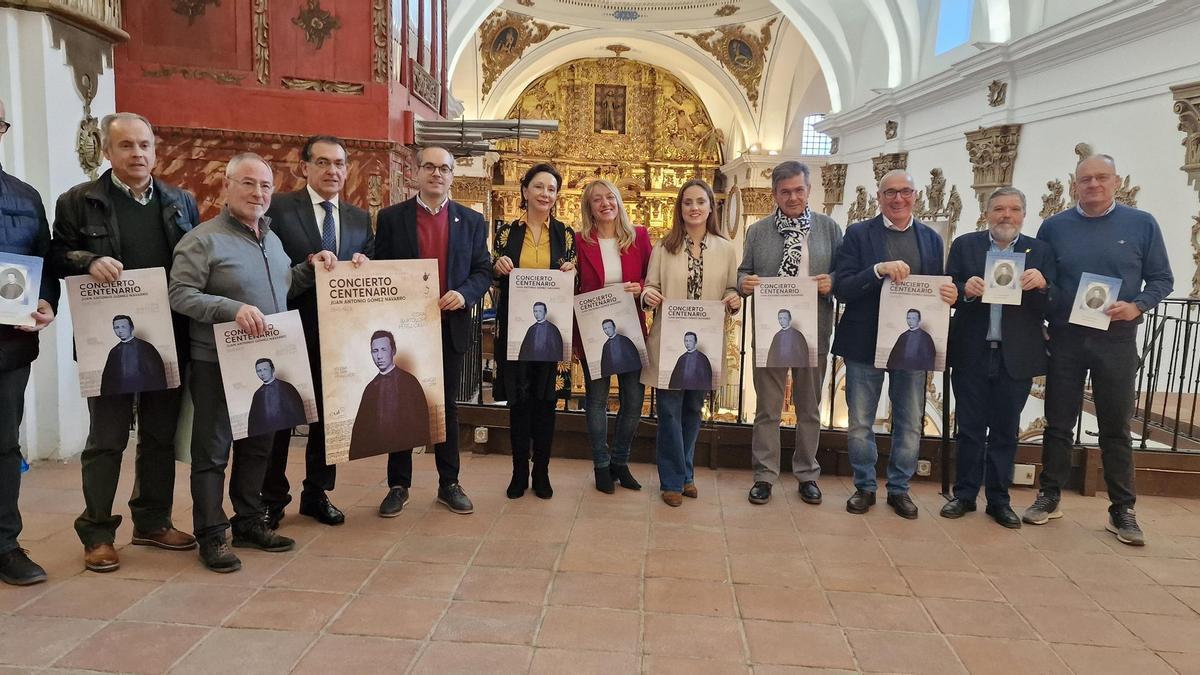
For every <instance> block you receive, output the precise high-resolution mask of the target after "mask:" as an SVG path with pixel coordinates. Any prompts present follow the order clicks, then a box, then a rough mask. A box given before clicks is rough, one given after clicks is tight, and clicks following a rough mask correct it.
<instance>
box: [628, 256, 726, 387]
mask: <svg viewBox="0 0 1200 675" xmlns="http://www.w3.org/2000/svg"><path fill="white" fill-rule="evenodd" d="M707 241H708V247H707V248H706V249H705V250H704V285H703V287H702V288H701V289H700V299H701V300H721V299H723V298H724V297H725V296H726V295H727V294H729V293H730V292H734V293H736V292H737V288H736V284H737V268H738V260H737V247H735V246H734V245H733V242H731V241H729V240H728V239H722V238H720V237H717V236H714V235H712V234H709V235H707ZM687 276H688V255H687V249H686V248H680V249H679V253H669V252H668V251H667V250H666V249H665V248H663V245H662V242H661V241H660V242H658V243H657V244H655V245H654V252H653V253H651V254H650V270H649V271H648V272H647V273H646V288H647V289H650V288H653V289H655V290H657V291H658V292H659V293H662V296H663V299H664V300H686V299H687V297H688V295H687ZM650 316H651V317H652V321H653V323H652V324H651V326H650V338H649V339H648V340H647V341H646V350H647V352H648V356H649V357H650V367H649V368H646V369H645V370H643V371H642V384H644V385H646V386H648V387H655V386H657V385H658V343H659V333H660V332H661V330H660V329H661V324H660V322H659V321H658V312H657V311H654V312H653V313H652V314H650ZM721 358H724V354H722V355H721ZM724 380H725V369H724V368H722V369H721V384H724Z"/></svg>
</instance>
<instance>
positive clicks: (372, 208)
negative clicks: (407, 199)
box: [367, 173, 383, 223]
mask: <svg viewBox="0 0 1200 675" xmlns="http://www.w3.org/2000/svg"><path fill="white" fill-rule="evenodd" d="M382 208H383V176H381V175H379V174H377V173H373V174H371V175H369V176H367V211H368V212H369V213H370V214H371V222H372V223H374V222H375V218H376V216H378V215H379V210H380V209H382Z"/></svg>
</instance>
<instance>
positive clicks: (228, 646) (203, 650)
mask: <svg viewBox="0 0 1200 675" xmlns="http://www.w3.org/2000/svg"><path fill="white" fill-rule="evenodd" d="M315 638H316V635H313V634H310V633H295V632H290V631H274V630H248V629H242V628H217V629H215V630H213V632H212V633H210V634H209V635H208V637H206V638H205V639H204V641H202V642H201V643H200V644H199V645H197V646H196V648H195V649H193V650H192V651H191V652H190V653H189V654H188V655H187V656H185V657H184V658H183V660H182V661H180V662H179V663H178V665H176V666H175V668H174V669H172V670H171V673H172V675H174V674H175V673H184V674H185V675H193V674H196V675H200V674H204V675H220V674H225V675H228V673H229V672H230V669H229V659H230V655H231V654H236V655H237V671H238V672H240V673H255V674H256V675H257V674H258V673H263V674H271V673H288V672H291V670H292V666H293V665H294V664H295V663H296V661H297V660H298V659H299V658H300V655H301V654H302V653H303V652H304V650H305V648H306V647H308V645H309V643H311V642H312V641H313V640H314V639H315Z"/></svg>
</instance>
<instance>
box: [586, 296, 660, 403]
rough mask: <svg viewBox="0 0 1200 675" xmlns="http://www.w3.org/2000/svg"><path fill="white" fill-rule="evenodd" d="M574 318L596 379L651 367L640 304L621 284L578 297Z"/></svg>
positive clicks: (590, 370) (591, 371)
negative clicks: (640, 319)
mask: <svg viewBox="0 0 1200 675" xmlns="http://www.w3.org/2000/svg"><path fill="white" fill-rule="evenodd" d="M575 321H576V322H577V323H578V325H579V338H580V339H581V340H583V355H584V357H585V358H586V359H587V365H588V373H590V374H591V375H592V379H593V380H598V379H601V378H608V377H609V376H610V375H619V374H621V373H630V372H633V371H637V370H641V369H642V368H646V367H649V365H650V361H649V355H648V354H647V353H646V339H645V337H644V336H643V335H642V324H641V321H639V320H638V315H637V307H636V306H635V305H634V299H633V296H632V295H630V294H629V293H626V292H625V291H624V289H623V288H622V286H620V285H616V286H610V287H608V288H601V289H600V290H596V291H591V292H590V293H581V294H579V295H577V296H575Z"/></svg>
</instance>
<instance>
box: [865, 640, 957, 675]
mask: <svg viewBox="0 0 1200 675" xmlns="http://www.w3.org/2000/svg"><path fill="white" fill-rule="evenodd" d="M846 638H847V639H848V640H849V641H850V647H851V648H852V649H853V650H854V656H855V657H856V658H857V660H858V667H859V668H861V669H862V670H863V671H866V672H869V673H870V672H885V673H922V674H923V675H924V674H929V675H934V674H939V673H965V672H967V671H966V669H964V668H963V666H962V664H961V663H959V660H958V657H957V655H955V653H954V652H953V651H952V650H951V649H950V647H949V646H948V645H947V644H946V641H945V638H943V637H942V636H941V635H918V634H913V633H892V632H886V631H871V630H847V631H846Z"/></svg>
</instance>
